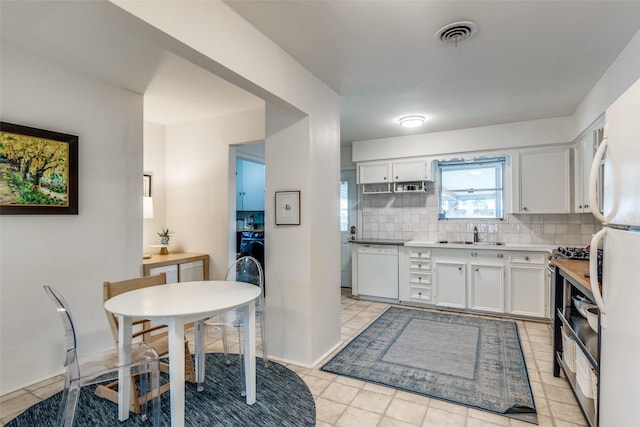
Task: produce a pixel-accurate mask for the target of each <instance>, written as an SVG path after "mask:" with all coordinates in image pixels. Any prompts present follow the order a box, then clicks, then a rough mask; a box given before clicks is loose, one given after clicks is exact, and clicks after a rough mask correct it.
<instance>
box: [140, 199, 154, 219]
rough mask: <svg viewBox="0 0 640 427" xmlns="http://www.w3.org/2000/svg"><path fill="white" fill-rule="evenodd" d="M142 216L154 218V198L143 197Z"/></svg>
mask: <svg viewBox="0 0 640 427" xmlns="http://www.w3.org/2000/svg"><path fill="white" fill-rule="evenodd" d="M142 217H143V218H145V219H150V218H153V198H151V197H143V198H142Z"/></svg>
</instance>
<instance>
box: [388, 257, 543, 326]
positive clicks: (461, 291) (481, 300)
mask: <svg viewBox="0 0 640 427" xmlns="http://www.w3.org/2000/svg"><path fill="white" fill-rule="evenodd" d="M547 258H548V255H547V254H545V253H543V252H531V253H528V252H521V251H508V250H507V251H505V250H501V251H495V250H484V249H480V250H466V249H441V248H433V249H432V248H428V247H427V248H418V247H406V246H405V247H401V248H400V265H399V278H400V286H399V299H400V302H401V303H404V304H415V305H432V306H439V307H443V308H454V309H464V310H472V311H481V312H490V313H497V314H501V313H504V314H512V315H515V316H526V317H535V318H540V319H548V318H549V302H550V301H549V298H550V295H551V293H550V290H549V281H548V279H547V275H546V263H547Z"/></svg>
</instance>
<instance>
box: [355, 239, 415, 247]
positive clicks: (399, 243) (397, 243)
mask: <svg viewBox="0 0 640 427" xmlns="http://www.w3.org/2000/svg"><path fill="white" fill-rule="evenodd" d="M349 242H350V243H359V244H362V245H395V246H404V245H405V243H406V240H393V239H355V240H349Z"/></svg>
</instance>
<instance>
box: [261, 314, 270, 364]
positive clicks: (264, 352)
mask: <svg viewBox="0 0 640 427" xmlns="http://www.w3.org/2000/svg"><path fill="white" fill-rule="evenodd" d="M265 323H266V322H265V320H264V312H262V314H261V315H260V335H261V336H262V359H263V361H264V366H265V368H266V367H267V366H269V356H268V353H267V339H266V335H267V328H266V327H265Z"/></svg>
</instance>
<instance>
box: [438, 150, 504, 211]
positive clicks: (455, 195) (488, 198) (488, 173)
mask: <svg viewBox="0 0 640 427" xmlns="http://www.w3.org/2000/svg"><path fill="white" fill-rule="evenodd" d="M504 164H505V158H504V157H492V158H481V159H470V160H464V159H459V160H450V161H441V162H438V182H439V189H438V197H439V206H438V208H439V209H438V212H439V214H438V219H472V218H483V219H489V218H496V219H502V218H504V189H503V182H504V179H503V171H504Z"/></svg>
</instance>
